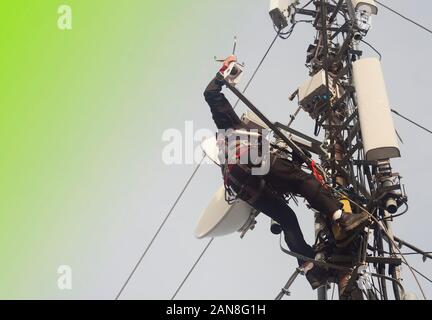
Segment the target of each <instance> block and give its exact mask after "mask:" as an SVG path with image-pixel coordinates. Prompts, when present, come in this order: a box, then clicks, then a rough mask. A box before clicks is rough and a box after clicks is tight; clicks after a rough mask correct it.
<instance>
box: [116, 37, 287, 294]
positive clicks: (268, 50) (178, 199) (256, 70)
mask: <svg viewBox="0 0 432 320" xmlns="http://www.w3.org/2000/svg"><path fill="white" fill-rule="evenodd" d="M278 37H279V33H277V34H276V37H275V38H274V39H273V41H272V42H271V44H270V47H269V48H268V49H267V51H266V52H265V54H264V56H263V58H262V59H261V61H260V63H259V64H258V66H257V67H256V69H255V71H254V73H253V74H252V77H251V78H250V79H249V81H248V83H247V84H246V86H245V88H244V89H243V93H244V92H246V90H247V89H248V87H249V85H250V84H251V82H252V80H253V79H254V78H255V76H256V74H257V73H258V70H259V69H260V68H261V66H262V64H263V63H264V60H265V59H266V57H267V55H268V54H269V52H270V50H271V48H272V47H273V45H274V44H275V42H276V40H277V38H278ZM239 101H240V99H238V100H237V102H236V104H235V105H234V107H233V109H235V108H236V107H237V105H238V103H239ZM204 158H205V156H203V158H202V159H201V161H200V162H199V164H198V165H197V166H196V168H195V170H194V172H193V173H192V175H191V177H190V178H189V180H188V181H187V183H186V185H185V187H184V188H183V190H182V191H181V193H180V195H179V196H178V197H177V200H176V201H175V202H174V205H173V206H172V207H171V209H170V211H169V212H168V214H167V216H166V217H165V219H164V220H163V221H162V224H161V225H160V226H159V228H158V230H157V231H156V234H155V235H154V236H153V238H152V240H151V241H150V243H149V245H148V246H147V248H146V249H145V251H144V253H143V254H142V255H141V257H140V259H139V260H138V262H137V263H136V265H135V267H134V268H133V270H132V272H131V273H130V275H129V277H128V278H127V279H126V282H125V283H124V284H123V286H122V287H121V289H120V291H119V293H118V294H117V296H116V298H115V299H116V300H118V299H119V298H120V295H121V294H122V292H123V290H124V289H125V288H126V286H127V285H128V283H129V281H130V279H131V278H132V277H133V275H134V273H135V271H136V270H137V269H138V267H139V265H140V264H141V261H142V260H143V259H144V257H145V255H146V254H147V252H148V250H149V249H150V247H151V245H152V244H153V242H154V241H155V239H156V237H157V236H158V234H159V233H160V231H161V230H162V228H163V226H164V225H165V223H166V221H167V220H168V218H169V216H170V215H171V213H172V212H173V210H174V208H175V206H176V205H177V203H178V202H179V201H180V198H181V197H182V196H183V193H184V192H185V191H186V189H187V187H188V186H189V184H190V182H191V181H192V179H193V177H194V176H195V174H196V173H197V171H198V169H199V168H200V166H201V164H202V162H203V160H204ZM212 240H213V238H212V239H211V241H212ZM211 241H210V242H209V244H208V245H207V247H206V249H205V250H207V248H208V246H209V245H210V243H211ZM204 252H205V251H204ZM204 252H203V253H202V255H203V254H204ZM202 255H201V256H202ZM201 256H200V259H201ZM197 262H198V261H197ZM192 270H193V269H192ZM192 270H191V271H190V272H192ZM188 276H189V274H188ZM188 276H187V277H188ZM187 277H186V279H187ZM186 279H185V280H184V281H186ZM181 285H183V283H182V284H181ZM178 290H179V289H178ZM176 294H177V292H176V293H175V294H174V297H175V295H176Z"/></svg>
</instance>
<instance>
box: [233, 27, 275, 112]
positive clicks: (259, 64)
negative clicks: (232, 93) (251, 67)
mask: <svg viewBox="0 0 432 320" xmlns="http://www.w3.org/2000/svg"><path fill="white" fill-rule="evenodd" d="M279 34H280V31H279V32H277V33H276V37H275V38H274V39H273V41H272V42H271V43H270V46H269V47H268V49H267V51H266V52H265V54H264V56H263V57H262V59H261V61H260V62H259V63H258V66H257V67H256V68H255V71H254V73H253V74H252V76H251V77H250V79H249V81H248V82H247V83H246V86H245V87H244V89H243V91H242V93H245V92H246V90H247V89H248V88H249V85H250V84H251V83H252V81H253V79H254V78H255V76H256V74H257V73H258V70H259V69H260V68H261V66H262V64H263V63H264V60H265V59H266V58H267V55H268V54H269V53H270V50H271V49H272V48H273V45H274V44H275V42H276V40H277V39H278V38H279ZM239 102H240V99H237V101H236V103H235V104H234V107H233V109H235V108H237V105H238V104H239Z"/></svg>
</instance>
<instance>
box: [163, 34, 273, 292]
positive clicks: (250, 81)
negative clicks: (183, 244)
mask: <svg viewBox="0 0 432 320" xmlns="http://www.w3.org/2000/svg"><path fill="white" fill-rule="evenodd" d="M279 34H280V32H277V33H276V36H275V38H274V39H273V41H272V42H271V43H270V46H269V47H268V49H267V51H266V52H265V54H264V56H263V57H262V59H261V61H260V62H259V63H258V66H257V67H256V68H255V71H254V73H253V74H252V76H251V78H250V79H249V81H248V82H247V84H246V86H245V87H244V89H243V91H242V92H243V93H245V92H246V90H247V89H248V88H249V85H250V84H251V83H252V80H253V79H254V78H255V76H256V74H257V73H258V70H259V69H260V68H261V66H262V64H263V63H264V60H265V59H266V58H267V56H268V54H269V53H270V50H271V49H272V48H273V45H274V44H275V42H276V40H277V39H278V38H279ZM239 102H240V99H237V102H236V103H235V105H234V107H233V109H235V108H236V107H237V105H238V103H239ZM213 240H214V238H211V239H210V240H209V242H208V243H207V245H206V246H205V248H204V250H203V251H202V252H201V254H200V256H199V257H198V259H197V260H196V261H195V263H194V264H193V266H192V268H191V269H190V270H189V272H188V273H187V275H186V277H185V278H184V279H183V281H182V282H181V283H180V286H179V287H178V288H177V290H176V291H175V293H174V295H173V296H172V297H171V300H174V298H175V297H176V296H177V294H178V293H179V291H180V290H181V288H182V287H183V285H184V284H185V283H186V281H187V279H188V278H189V276H190V275H191V274H192V272H193V271H194V269H195V267H196V265H197V264H198V262H199V261H200V260H201V258H202V257H203V256H204V254H205V253H206V251H207V249H208V248H209V247H210V244H211V243H212V242H213Z"/></svg>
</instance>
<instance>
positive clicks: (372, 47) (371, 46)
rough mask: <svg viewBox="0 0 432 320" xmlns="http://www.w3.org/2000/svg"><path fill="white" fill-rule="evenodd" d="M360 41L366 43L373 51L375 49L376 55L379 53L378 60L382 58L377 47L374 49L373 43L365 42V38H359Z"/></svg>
mask: <svg viewBox="0 0 432 320" xmlns="http://www.w3.org/2000/svg"><path fill="white" fill-rule="evenodd" d="M360 41H361V42H363V43H364V44H366V45H367V46H368V47H369V48H371V49H372V50H373V51H375V52H376V53H377V54H378V55H379V59H380V61H381V60H382V55H381V53H380V52H379V51H378V50H377V49H375V47H374V46H373V45H371V44H370V43H369V42H367V41H365V40H363V39H361V40H360Z"/></svg>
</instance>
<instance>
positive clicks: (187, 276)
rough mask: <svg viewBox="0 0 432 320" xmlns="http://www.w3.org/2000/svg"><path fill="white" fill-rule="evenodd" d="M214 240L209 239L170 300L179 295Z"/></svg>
mask: <svg viewBox="0 0 432 320" xmlns="http://www.w3.org/2000/svg"><path fill="white" fill-rule="evenodd" d="M213 240H214V238H211V239H210V240H209V242H208V243H207V245H206V246H205V248H204V250H203V251H202V252H201V254H200V256H199V257H198V259H197V260H196V261H195V263H194V264H193V266H192V268H191V269H190V270H189V272H188V273H187V275H186V277H185V278H184V279H183V281H182V282H181V283H180V285H179V286H178V288H177V290H176V291H175V292H174V295H173V296H172V297H171V300H174V298H175V297H176V296H177V294H178V293H179V291H180V290H181V288H182V287H183V285H184V284H185V282H186V280H187V279H188V278H189V276H190V275H191V273H192V271H193V270H194V269H195V267H196V266H197V264H198V262H199V261H200V260H201V258H202V257H203V256H204V254H205V253H206V251H207V249H208V248H209V247H210V245H211V243H212V242H213Z"/></svg>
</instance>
